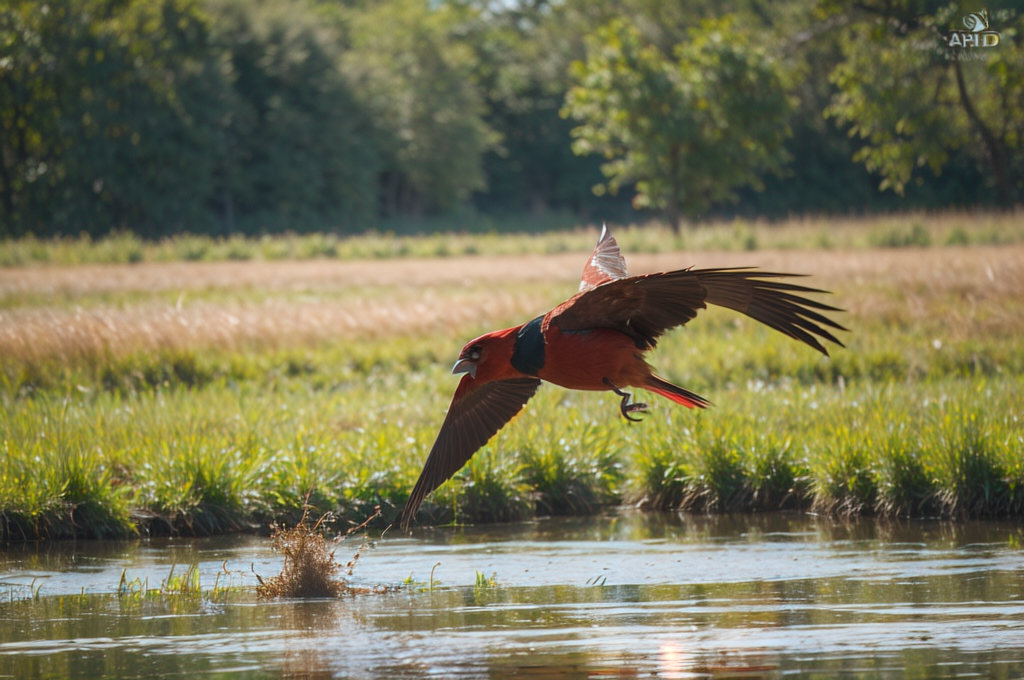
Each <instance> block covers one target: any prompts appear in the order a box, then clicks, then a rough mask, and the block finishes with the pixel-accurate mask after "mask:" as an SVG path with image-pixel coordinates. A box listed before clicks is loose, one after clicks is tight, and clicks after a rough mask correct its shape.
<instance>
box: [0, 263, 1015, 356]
mask: <svg viewBox="0 0 1024 680" xmlns="http://www.w3.org/2000/svg"><path fill="white" fill-rule="evenodd" d="M583 259H585V256H582V255H581V254H580V253H565V254H558V255H529V256H504V257H501V256H469V257H457V258H444V259H440V258H438V259H397V260H375V261H370V262H360V261H356V262H344V261H341V262H339V261H323V260H319V261H304V262H209V263H152V264H136V265H84V266H80V267H60V266H37V267H28V268H18V269H0V356H2V357H3V360H2V361H3V362H4V364H5V365H7V366H8V367H10V366H11V364H12V363H30V364H31V363H37V362H40V361H50V360H56V361H59V362H62V363H68V364H74V363H76V362H91V361H93V360H95V359H96V358H97V357H100V356H104V355H107V356H109V355H115V356H117V355H123V354H128V353H132V352H136V351H155V350H165V349H173V350H186V349H190V350H197V351H204V350H208V349H226V350H237V349H240V348H246V347H258V348H285V347H302V346H308V345H311V344H319V343H329V342H331V341H332V340H337V339H342V338H344V339H367V340H371V339H374V338H382V337H391V336H422V335H436V334H442V335H447V336H453V337H454V336H456V335H459V334H460V333H463V334H464V333H465V332H468V330H469V329H476V328H478V327H484V326H487V325H488V324H499V323H512V322H514V321H515V320H516V319H528V318H530V317H532V316H533V315H536V314H538V313H541V312H543V311H545V310H546V309H547V308H548V307H550V306H552V305H553V304H556V303H557V302H558V301H560V299H564V298H565V297H568V296H569V295H571V294H572V292H574V289H575V285H576V281H577V280H578V277H579V272H580V270H581V268H582V264H581V262H582V260H583ZM628 259H629V265H630V271H631V273H636V274H641V273H647V272H653V271H664V270H668V269H678V268H683V267H687V266H691V265H694V266H696V267H698V268H702V267H734V266H757V267H760V268H763V269H765V270H774V271H783V272H793V273H805V274H810V275H812V276H813V278H811V279H808V283H809V285H813V286H816V287H822V288H824V289H827V290H831V291H832V292H833V293H834V294H835V296H836V297H835V302H836V303H837V304H838V305H839V306H841V307H843V308H844V309H846V310H847V312H848V315H847V316H845V317H844V318H845V319H847V321H846V323H848V324H849V325H850V327H851V329H852V331H853V332H854V333H856V332H857V327H858V325H860V324H862V323H864V322H868V321H870V322H877V323H882V324H898V325H903V326H911V327H917V328H920V329H922V330H932V329H934V330H935V331H936V332H939V331H941V333H942V336H943V338H945V339H946V340H947V341H966V340H970V339H972V338H981V337H991V336H993V335H995V336H1001V337H1006V338H1010V337H1013V336H1014V335H1017V336H1018V337H1024V245H1009V246H974V247H945V248H903V249H859V250H848V251H847V250H818V251H794V250H784V251H757V252H700V253H660V254H635V255H630V256H629V258H628ZM699 323H700V321H699V320H698V321H696V322H695V324H699ZM467 339H468V338H467ZM455 350H457V347H454V345H453V349H452V352H453V354H454V353H455Z"/></svg>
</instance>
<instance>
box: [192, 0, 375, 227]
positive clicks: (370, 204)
mask: <svg viewBox="0 0 1024 680" xmlns="http://www.w3.org/2000/svg"><path fill="white" fill-rule="evenodd" d="M208 7H209V9H210V11H211V13H212V16H213V22H212V25H213V29H212V30H213V34H214V39H215V41H216V43H217V48H218V52H217V54H218V57H219V58H220V59H221V61H222V63H223V64H224V72H225V81H226V83H225V84H226V87H227V93H228V94H227V97H228V100H229V108H228V111H227V113H226V115H225V116H224V118H223V119H222V120H221V123H220V125H219V127H218V130H217V134H218V139H217V142H218V144H219V147H218V153H217V158H216V168H215V169H216V172H215V182H216V187H217V188H216V195H215V196H214V197H213V200H212V203H211V207H212V209H213V210H214V212H215V213H216V214H217V215H218V217H219V223H220V225H221V228H222V229H223V230H224V231H225V232H228V233H230V232H234V231H243V232H247V233H259V232H265V231H283V230H285V229H291V230H295V231H307V230H313V229H330V230H336V231H349V232H351V231H359V230H362V229H365V228H366V226H367V225H368V224H372V219H373V216H374V214H375V212H376V191H377V188H376V182H377V173H378V171H379V168H380V164H381V159H380V155H381V154H380V153H379V150H378V148H377V144H376V140H375V128H374V126H373V123H372V121H371V117H370V115H369V113H368V112H367V111H366V109H365V107H364V106H363V105H362V104H361V103H359V101H358V100H357V98H356V95H355V93H354V92H353V88H352V87H351V85H350V84H349V82H348V81H347V80H346V79H345V78H344V76H343V74H342V73H341V71H340V68H339V63H340V60H341V58H342V49H341V40H342V37H341V34H340V32H339V30H338V29H337V27H336V25H335V24H334V23H333V22H325V21H323V20H322V19H321V18H320V17H318V16H317V15H316V14H314V13H313V12H311V11H310V10H309V5H308V4H307V3H305V2H302V0H290V1H286V2H270V1H269V0H260V1H254V0H211V2H209V3H208Z"/></svg>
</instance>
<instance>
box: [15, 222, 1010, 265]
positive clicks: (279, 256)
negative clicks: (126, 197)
mask: <svg viewBox="0 0 1024 680" xmlns="http://www.w3.org/2000/svg"><path fill="white" fill-rule="evenodd" d="M559 217H560V218H561V219H558V220H549V221H546V222H544V224H545V225H548V226H549V227H550V230H546V231H540V230H538V228H537V225H536V224H531V223H529V222H515V223H510V224H511V226H508V225H505V226H500V225H498V224H497V223H494V222H493V221H492V220H489V219H487V218H486V217H480V218H479V219H463V220H459V221H458V222H457V223H456V224H457V229H458V230H459V233H457V234H453V233H432V234H426V235H422V234H421V235H415V234H413V235H409V234H396V233H394V232H390V231H389V232H385V233H377V232H370V233H368V234H363V235H355V236H339V235H335V234H329V233H328V234H322V233H314V234H304V235H300V234H285V235H280V236H262V237H244V236H231V237H212V236H199V235H192V234H183V235H178V236H173V237H169V238H165V239H162V240H159V241H144V240H142V239H140V238H138V237H137V236H135V235H133V234H131V233H130V232H121V233H117V234H113V235H111V236H107V237H103V238H100V239H95V240H93V239H91V238H89V237H88V236H87V235H83V236H80V237H61V238H54V239H37V238H34V237H29V238H24V239H17V240H8V241H3V242H0V267H17V266H23V265H29V264H56V265H80V264H113V263H120V264H126V263H128V264H135V263H142V262H178V261H181V262H211V261H228V260H234V261H249V260H257V261H275V260H309V259H320V258H323V259H338V260H365V259H386V258H402V257H417V258H429V257H453V256H463V255H526V254H554V253H565V252H587V251H589V250H590V249H591V248H593V244H594V240H595V239H594V237H595V234H596V233H597V232H596V231H595V227H594V226H593V225H590V226H589V228H587V227H585V226H582V225H579V224H578V223H575V222H574V220H573V218H571V217H569V216H559ZM426 226H428V227H431V226H436V227H437V228H441V229H444V228H445V226H446V225H445V224H436V225H435V224H433V223H431V225H426ZM499 226H500V231H501V232H505V231H506V230H507V229H512V230H514V232H515V233H499ZM447 227H448V228H449V229H450V228H451V225H447ZM567 227H573V228H572V229H570V230H565V229H566V228H567ZM559 229H562V230H559ZM615 233H616V236H617V238H618V240H619V243H620V244H621V245H622V246H623V248H624V249H625V250H627V251H629V252H635V253H667V252H674V251H679V250H735V251H743V250H746V251H751V250H758V249H811V248H824V249H832V248H865V247H884V248H905V247H927V246H932V245H970V244H976V245H981V244H987V245H1003V244H1009V243H1021V242H1024V220H1022V219H1021V215H1020V214H1019V213H956V212H948V213H938V214H925V213H907V214H902V215H880V216H874V217H865V218H825V217H822V218H813V217H811V218H797V219H790V220H786V221H781V222H766V221H749V220H743V219H737V220H731V221H721V222H712V223H699V224H695V225H691V226H689V227H687V228H685V229H684V231H683V233H682V234H681V235H679V236H676V235H674V234H673V233H672V232H671V230H669V229H668V228H667V227H665V226H664V225H660V224H658V223H651V224H647V225H643V226H638V225H635V224H634V225H629V226H625V225H616V229H615Z"/></svg>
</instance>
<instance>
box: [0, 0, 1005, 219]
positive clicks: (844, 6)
mask: <svg viewBox="0 0 1024 680" xmlns="http://www.w3.org/2000/svg"><path fill="white" fill-rule="evenodd" d="M969 19H970V20H973V21H975V22H976V23H975V24H973V25H972V26H968V25H967V23H968V20H969ZM982 21H984V24H985V25H984V30H985V31H987V32H988V33H995V34H997V37H996V38H991V39H988V40H987V42H988V43H991V42H993V40H994V41H997V44H994V45H990V46H985V47H982V46H974V45H981V43H977V42H976V43H968V45H969V46H963V43H962V42H957V41H956V40H954V41H953V43H951V42H950V39H949V36H950V35H952V33H951V32H955V31H956V30H959V31H961V32H962V33H963V34H971V33H973V32H976V31H974V28H976V27H977V26H981V23H980V22H982ZM1022 29H1024V19H1022V15H1021V14H1020V13H1019V12H1016V11H1015V10H1014V9H1013V7H1012V3H1010V2H1005V3H1003V4H1000V3H990V4H989V7H988V9H987V10H986V11H985V12H984V13H982V14H979V13H978V12H977V11H976V10H974V9H971V11H970V12H968V8H966V7H963V8H961V7H958V6H956V5H950V4H944V3H938V2H932V1H930V0H864V1H862V2H858V3H856V5H855V6H854V5H850V4H848V3H844V2H840V1H839V0H817V1H816V2H808V1H804V0H783V1H780V2H764V1H761V0H730V1H726V2H713V1H712V0H699V1H696V2H688V3H680V2H667V1H663V0H559V1H554V0H518V1H508V0H503V1H497V0H447V1H445V2H429V1H428V0H381V1H377V2H371V1H369V0H273V1H272V0H44V1H40V0H31V1H28V0H0V134H2V138H0V236H5V237H17V236H21V235H25V234H28V233H32V234H35V235H38V236H46V235H54V234H71V235H77V234H79V233H83V232H84V233H88V234H90V235H94V236H96V235H102V234H105V233H108V232H110V231H117V230H130V231H133V232H135V233H137V234H140V235H142V236H145V237H153V238H155V237H160V236H164V235H168V234H172V233H178V232H182V231H190V232H193V233H210V234H229V233H245V234H259V233H273V232H280V231H284V230H292V231H300V232H301V231H313V230H330V231H334V232H337V233H353V232H362V231H365V230H367V229H368V228H379V227H381V226H382V225H385V226H386V225H394V224H405V225H412V228H416V225H422V224H424V222H423V220H424V219H427V218H430V217H431V216H444V215H450V214H452V213H453V211H463V212H465V211H467V210H468V211H470V212H471V213H473V214H488V215H494V216H501V215H522V216H533V217H539V216H542V215H544V214H546V213H550V212H552V211H558V212H560V213H566V214H572V215H575V216H577V217H579V218H588V217H593V218H596V219H602V218H606V219H630V218H632V217H634V216H633V215H632V213H633V211H637V210H639V211H646V213H647V214H656V215H661V216H663V217H664V218H665V219H667V220H668V221H669V222H671V223H673V224H676V225H678V224H679V223H680V221H681V220H683V219H684V218H685V219H689V220H700V219H702V218H706V217H708V216H714V215H723V214H731V213H735V214H750V215H754V214H757V215H768V216H779V215H786V214H792V213H804V212H818V213H821V212H850V211H858V212H859V211H872V210H885V209H892V208H900V207H915V208H920V207H925V208H929V207H941V206H950V205H955V206H973V205H992V206H996V205H998V206H1006V207H1009V206H1013V205H1016V204H1018V203H1019V202H1020V201H1021V198H1022V196H1024V32H1022ZM978 30H981V29H978ZM982 42H986V41H982ZM951 44H954V45H955V46H952V47H951V46H950V45H951Z"/></svg>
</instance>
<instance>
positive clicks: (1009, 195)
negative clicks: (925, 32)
mask: <svg viewBox="0 0 1024 680" xmlns="http://www.w3.org/2000/svg"><path fill="white" fill-rule="evenodd" d="M953 68H954V70H955V71H956V87H957V90H958V91H959V93H960V103H961V104H962V105H963V107H964V113H966V114H967V118H969V119H970V121H971V124H972V125H973V126H974V128H975V130H977V131H978V134H979V135H981V141H982V142H984V144H985V151H986V152H987V154H988V162H989V166H990V167H991V168H992V175H993V176H994V177H995V180H996V196H997V198H998V200H999V205H1001V206H1002V207H1003V208H1011V207H1012V206H1013V203H1014V200H1015V199H1016V197H1015V196H1014V195H1013V193H1014V192H1013V186H1012V184H1011V182H1010V169H1009V163H1008V162H1007V159H1006V148H1005V146H1004V145H1003V143H1002V140H1000V139H998V138H997V137H996V136H995V134H993V133H992V130H991V129H989V127H988V126H987V125H985V121H983V120H982V119H981V116H979V115H978V112H977V111H976V110H975V108H974V104H972V103H971V100H970V98H969V97H968V95H967V83H966V82H964V72H963V69H962V68H961V67H960V62H959V61H954V62H953Z"/></svg>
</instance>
